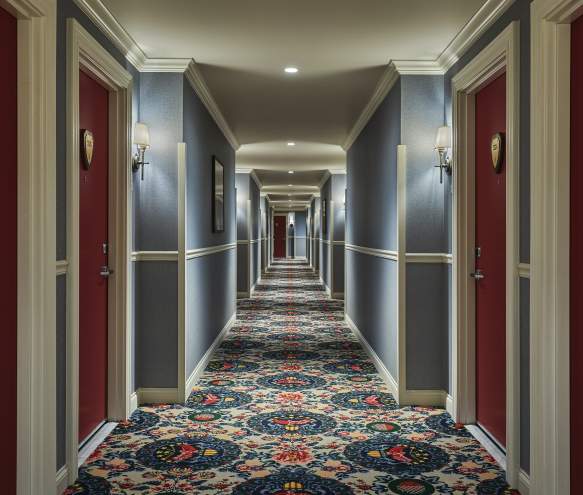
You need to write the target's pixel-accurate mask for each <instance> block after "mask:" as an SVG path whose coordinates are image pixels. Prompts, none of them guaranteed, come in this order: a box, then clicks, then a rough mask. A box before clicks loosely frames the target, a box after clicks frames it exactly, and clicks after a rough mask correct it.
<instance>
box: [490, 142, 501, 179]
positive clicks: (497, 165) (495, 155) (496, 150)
mask: <svg viewBox="0 0 583 495" xmlns="http://www.w3.org/2000/svg"><path fill="white" fill-rule="evenodd" d="M490 150H491V151H492V166H493V167H494V172H496V173H497V174H499V173H500V171H501V170H502V163H503V162H504V134H503V133H501V132H498V133H496V134H494V135H493V136H492V142H491V143H490Z"/></svg>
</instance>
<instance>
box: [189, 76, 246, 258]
mask: <svg viewBox="0 0 583 495" xmlns="http://www.w3.org/2000/svg"><path fill="white" fill-rule="evenodd" d="M182 77H183V93H184V94H183V101H184V123H183V128H184V142H186V145H187V146H186V159H187V162H186V184H187V193H186V210H187V228H186V235H187V240H186V242H187V243H186V246H187V249H196V248H201V247H207V246H216V245H221V244H227V243H230V242H234V241H235V236H236V234H235V221H234V218H233V211H234V210H235V152H234V151H233V148H231V145H230V144H229V142H228V141H227V139H226V138H225V136H224V135H223V133H222V131H221V130H220V128H219V127H218V126H217V124H216V123H215V121H214V119H213V117H212V116H211V115H210V114H209V112H208V110H207V109H206V107H205V106H204V105H203V103H202V102H201V101H200V98H199V97H198V95H197V94H196V92H195V91H194V90H193V89H192V86H191V85H190V83H189V82H188V80H186V78H184V76H182ZM213 156H216V157H217V159H218V160H219V161H220V162H221V163H222V165H223V167H224V187H225V189H224V191H225V193H224V213H225V230H224V232H213V224H212V208H211V205H212V175H213V167H212V158H213Z"/></svg>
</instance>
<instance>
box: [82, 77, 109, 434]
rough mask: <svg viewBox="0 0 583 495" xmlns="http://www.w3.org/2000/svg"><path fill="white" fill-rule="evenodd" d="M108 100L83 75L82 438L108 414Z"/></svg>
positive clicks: (95, 84) (105, 92)
mask: <svg viewBox="0 0 583 495" xmlns="http://www.w3.org/2000/svg"><path fill="white" fill-rule="evenodd" d="M108 102H109V96H108V92H107V90H106V89H104V88H103V87H102V86H100V85H99V84H98V83H97V82H95V81H94V80H93V79H91V78H90V77H89V76H87V75H86V74H84V73H83V72H80V74H79V123H80V127H81V129H82V130H83V129H87V130H89V131H91V132H92V133H93V139H94V150H93V160H92V162H91V165H90V167H89V168H86V166H85V165H84V163H83V160H81V163H79V167H80V178H81V183H80V191H81V193H80V194H81V199H80V202H81V211H80V219H79V223H80V225H79V227H80V239H79V440H80V441H83V440H84V439H86V438H87V437H88V436H89V435H90V434H91V433H92V432H93V431H94V430H95V429H96V428H97V427H98V426H99V425H100V424H101V423H102V422H103V421H104V420H105V419H106V417H107V278H104V277H103V276H101V275H100V270H101V267H102V266H107V248H108V246H107V237H108V235H107V218H108V212H107V208H108V152H109V151H108Z"/></svg>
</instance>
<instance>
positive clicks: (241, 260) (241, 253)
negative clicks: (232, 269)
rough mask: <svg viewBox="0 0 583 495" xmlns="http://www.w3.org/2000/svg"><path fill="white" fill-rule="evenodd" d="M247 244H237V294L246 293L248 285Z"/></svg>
mask: <svg viewBox="0 0 583 495" xmlns="http://www.w3.org/2000/svg"><path fill="white" fill-rule="evenodd" d="M248 263H249V244H237V292H247V291H248V290H249V285H248V283H249V282H248V280H249V279H248V273H247V270H248Z"/></svg>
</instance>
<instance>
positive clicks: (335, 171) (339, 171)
mask: <svg viewBox="0 0 583 495" xmlns="http://www.w3.org/2000/svg"><path fill="white" fill-rule="evenodd" d="M328 172H330V175H346V169H339V168H331V169H328Z"/></svg>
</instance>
